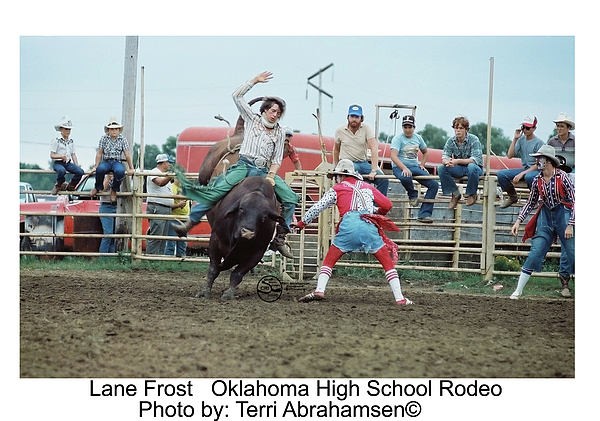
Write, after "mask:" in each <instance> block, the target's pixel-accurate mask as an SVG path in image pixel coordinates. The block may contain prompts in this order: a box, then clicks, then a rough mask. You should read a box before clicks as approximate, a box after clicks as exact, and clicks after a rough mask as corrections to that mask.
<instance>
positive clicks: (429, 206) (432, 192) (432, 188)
mask: <svg viewBox="0 0 600 421" xmlns="http://www.w3.org/2000/svg"><path fill="white" fill-rule="evenodd" d="M407 168H408V169H409V170H410V172H412V175H413V176H418V175H431V174H429V172H427V171H425V170H423V169H421V167H407ZM392 171H393V172H394V175H395V176H396V178H397V179H398V180H400V183H402V186H403V187H404V188H405V189H406V193H407V194H408V198H409V199H414V198H416V197H419V192H418V191H417V189H415V185H414V182H413V178H412V177H405V176H404V175H402V169H401V168H399V167H394V168H393V170H392ZM417 182H418V183H420V184H422V185H423V186H425V187H427V193H425V199H431V200H433V199H435V197H436V196H437V192H438V187H439V184H438V182H437V181H436V180H419V181H417ZM432 213H433V202H431V203H427V202H423V203H422V204H421V209H419V218H424V217H431V214H432Z"/></svg>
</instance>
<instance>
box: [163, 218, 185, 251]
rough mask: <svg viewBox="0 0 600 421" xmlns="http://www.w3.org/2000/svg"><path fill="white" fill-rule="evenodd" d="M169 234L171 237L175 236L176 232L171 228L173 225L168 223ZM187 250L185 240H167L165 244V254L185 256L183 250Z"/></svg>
mask: <svg viewBox="0 0 600 421" xmlns="http://www.w3.org/2000/svg"><path fill="white" fill-rule="evenodd" d="M169 235H170V236H171V237H177V233H175V230H174V229H173V225H172V224H171V223H169ZM186 250H187V243H186V242H185V241H172V240H169V241H167V245H166V246H165V254H166V255H167V256H173V255H175V256H177V257H185V251H186Z"/></svg>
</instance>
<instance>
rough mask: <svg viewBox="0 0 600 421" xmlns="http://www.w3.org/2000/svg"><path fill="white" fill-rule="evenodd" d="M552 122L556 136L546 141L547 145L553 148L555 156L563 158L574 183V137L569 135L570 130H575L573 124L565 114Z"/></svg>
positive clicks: (571, 134) (561, 114)
mask: <svg viewBox="0 0 600 421" xmlns="http://www.w3.org/2000/svg"><path fill="white" fill-rule="evenodd" d="M553 121H554V124H556V132H557V134H556V136H554V137H552V138H550V139H549V140H548V145H550V146H552V147H553V148H554V151H555V152H556V155H557V156H558V155H560V156H562V157H564V158H565V162H566V165H568V166H569V167H571V169H572V170H573V172H572V173H571V175H570V177H571V179H572V180H573V181H575V179H574V173H575V135H574V134H573V133H571V130H575V122H573V119H572V118H571V117H569V116H568V115H567V114H565V113H560V114H559V115H558V118H557V119H556V120H553Z"/></svg>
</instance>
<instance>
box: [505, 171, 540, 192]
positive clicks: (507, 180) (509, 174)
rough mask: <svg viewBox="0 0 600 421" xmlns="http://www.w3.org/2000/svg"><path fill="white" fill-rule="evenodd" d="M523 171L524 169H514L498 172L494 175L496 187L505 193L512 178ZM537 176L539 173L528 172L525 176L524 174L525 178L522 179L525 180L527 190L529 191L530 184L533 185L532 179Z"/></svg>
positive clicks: (510, 184)
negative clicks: (496, 178) (496, 181)
mask: <svg viewBox="0 0 600 421" xmlns="http://www.w3.org/2000/svg"><path fill="white" fill-rule="evenodd" d="M524 170H525V168H521V169H518V168H515V169H512V170H501V171H498V174H497V175H496V176H497V177H498V185H499V186H500V187H501V188H502V190H504V191H506V189H507V188H508V186H512V180H513V178H515V177H516V176H517V175H519V174H520V173H521V172H522V171H524ZM538 174H539V171H530V172H528V173H527V174H525V177H523V178H524V179H525V182H526V183H527V187H529V190H531V183H533V178H534V177H535V176H536V175H538Z"/></svg>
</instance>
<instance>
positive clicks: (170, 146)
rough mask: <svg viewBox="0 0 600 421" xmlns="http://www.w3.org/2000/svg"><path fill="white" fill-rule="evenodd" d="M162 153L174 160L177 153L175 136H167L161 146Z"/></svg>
mask: <svg viewBox="0 0 600 421" xmlns="http://www.w3.org/2000/svg"><path fill="white" fill-rule="evenodd" d="M162 153H166V154H168V155H169V156H170V157H171V158H173V159H175V155H176V153H177V136H169V137H168V138H167V141H166V142H165V143H163V145H162Z"/></svg>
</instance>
